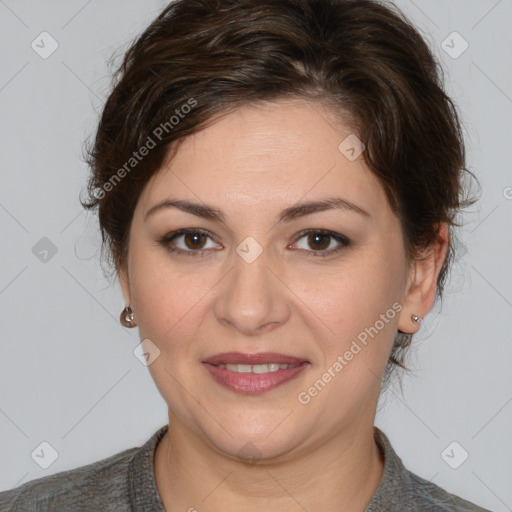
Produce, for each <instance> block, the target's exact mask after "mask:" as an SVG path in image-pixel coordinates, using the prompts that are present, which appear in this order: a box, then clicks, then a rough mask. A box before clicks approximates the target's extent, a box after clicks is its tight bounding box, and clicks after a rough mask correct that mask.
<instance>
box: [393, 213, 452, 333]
mask: <svg viewBox="0 0 512 512" xmlns="http://www.w3.org/2000/svg"><path fill="white" fill-rule="evenodd" d="M449 243H450V233H449V229H448V226H447V224H446V223H442V224H440V226H439V229H438V231H437V238H436V240H435V241H434V242H433V243H432V244H431V245H430V247H428V249H426V250H425V251H424V252H423V253H422V254H421V255H420V256H419V257H417V258H416V259H414V260H413V261H412V263H411V268H410V271H409V278H408V280H407V287H406V294H405V297H404V299H403V309H402V311H401V312H400V318H399V320H398V329H399V330H400V331H402V332H405V333H409V334H413V333H415V332H416V331H417V330H418V329H419V324H415V323H414V322H413V321H412V320H411V315H417V316H419V317H421V318H424V317H425V316H426V315H427V313H428V312H429V311H430V310H431V309H432V307H433V306H434V302H435V299H436V291H437V278H438V277H439V272H440V271H441V268H442V266H443V263H444V261H445V259H446V256H447V254H448V248H449Z"/></svg>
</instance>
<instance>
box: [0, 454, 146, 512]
mask: <svg viewBox="0 0 512 512" xmlns="http://www.w3.org/2000/svg"><path fill="white" fill-rule="evenodd" d="M138 450H140V448H130V449H128V450H125V451H123V452H120V453H117V454H115V455H112V456H111V457H107V458H105V459H102V460H99V461H97V462H93V463H92V464H88V465H86V466H81V467H79V468H75V469H72V470H69V471H61V472H60V473H55V474H53V475H49V476H45V477H42V478H38V479H36V480H32V481H30V482H26V483H25V484H23V485H20V486H19V487H16V488H14V489H11V490H9V491H5V492H0V512H18V511H20V512H21V511H23V512H36V511H37V512H42V511H68V510H73V511H78V510H105V511H110V510H111V511H114V510H115V511H125V510H126V511H128V510H130V504H129V499H128V497H129V489H128V478H127V475H128V466H129V464H130V462H131V460H132V459H133V457H134V455H135V454H136V453H137V452H138Z"/></svg>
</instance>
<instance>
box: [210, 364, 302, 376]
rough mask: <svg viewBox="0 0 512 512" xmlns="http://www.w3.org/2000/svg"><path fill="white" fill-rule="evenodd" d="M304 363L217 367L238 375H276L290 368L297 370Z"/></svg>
mask: <svg viewBox="0 0 512 512" xmlns="http://www.w3.org/2000/svg"><path fill="white" fill-rule="evenodd" d="M300 364H302V363H296V364H285V363H268V364H252V365H251V364H224V363H220V364H218V365H215V366H217V368H226V370H229V371H230V372H237V373H258V374H260V375H261V374H264V373H274V372H277V371H278V370H288V369H290V368H296V367H297V366H299V365H300Z"/></svg>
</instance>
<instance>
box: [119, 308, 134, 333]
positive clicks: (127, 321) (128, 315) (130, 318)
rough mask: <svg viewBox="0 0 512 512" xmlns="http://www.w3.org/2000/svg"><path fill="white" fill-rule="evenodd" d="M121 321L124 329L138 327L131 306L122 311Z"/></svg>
mask: <svg viewBox="0 0 512 512" xmlns="http://www.w3.org/2000/svg"><path fill="white" fill-rule="evenodd" d="M119 321H120V322H121V325H123V326H124V327H128V328H130V329H131V328H132V327H135V326H136V325H137V323H136V322H135V320H134V315H133V310H132V308H131V307H130V306H126V307H125V308H124V309H123V311H121V316H120V317H119Z"/></svg>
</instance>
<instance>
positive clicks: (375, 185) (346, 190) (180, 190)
mask: <svg viewBox="0 0 512 512" xmlns="http://www.w3.org/2000/svg"><path fill="white" fill-rule="evenodd" d="M355 137H356V135H355V134H353V133H352V131H351V130H350V128H349V127H348V126H347V125H345V124H343V122H342V121H341V120H340V118H337V117H336V116H335V115H334V113H333V112H332V111H331V110H329V108H328V107H327V106H326V105H324V104H321V103H318V102H312V101H307V100H287V101H278V102H268V103H264V104H259V105H246V106H243V107H240V108H238V109H236V110H234V111H232V112H230V113H229V114H227V115H225V116H223V117H221V118H220V119H219V120H217V121H216V122H215V123H213V124H212V125H210V126H208V127H207V128H205V129H203V130H201V131H199V132H197V133H195V134H192V135H190V136H188V137H187V138H185V139H183V140H182V142H181V144H180V145H179V147H178V149H177V151H176V153H175V154H174V155H173V157H172V159H168V160H167V161H166V162H165V163H164V165H163V166H162V168H161V169H160V170H159V171H158V172H157V173H156V174H155V175H154V176H153V177H152V178H151V180H150V181H149V182H148V184H147V186H146V187H145V189H144V191H143V193H142V194H141V197H140V199H139V203H140V207H141V208H144V211H145V210H147V208H149V207H150V206H151V205H152V204H154V203H155V202H158V201H161V200H163V199H165V198H166V197H167V196H169V195H172V196H173V197H179V198H183V199H189V200H191V201H196V202H197V201H204V202H207V203H210V204H211V203H215V204H217V205H218V206H219V207H220V208H222V207H223V205H225V206H226V207H227V205H235V204H236V205H238V206H243V207H245V208H248V209H250V208H255V207H257V208H259V209H261V208H262V207H263V208H265V207H266V208H268V209H270V210H271V209H273V208H282V207H285V206H286V205H287V204H290V203H295V202H297V201H300V200H301V199H304V200H305V199H308V200H314V199H323V198H325V197H327V196H331V197H332V196H333V195H342V196H343V198H344V199H346V200H347V201H352V202H355V203H358V202H359V203H364V204H360V206H361V207H362V208H364V209H367V210H371V209H374V210H375V209H378V208H383V207H385V204H383V202H384V203H387V201H386V199H385V196H384V191H383V190H382V187H381V185H380V183H379V182H378V180H377V179H376V177H375V176H374V175H373V174H372V173H371V172H370V171H369V169H368V168H367V166H366V164H365V162H364V158H363V155H362V156H360V157H359V158H356V159H354V158H353V155H354V152H352V153H350V152H348V153H347V149H349V150H350V149H351V146H352V147H353V148H354V151H358V150H361V149H362V147H358V146H357V140H358V139H356V138H355ZM354 144H356V146H354Z"/></svg>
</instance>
